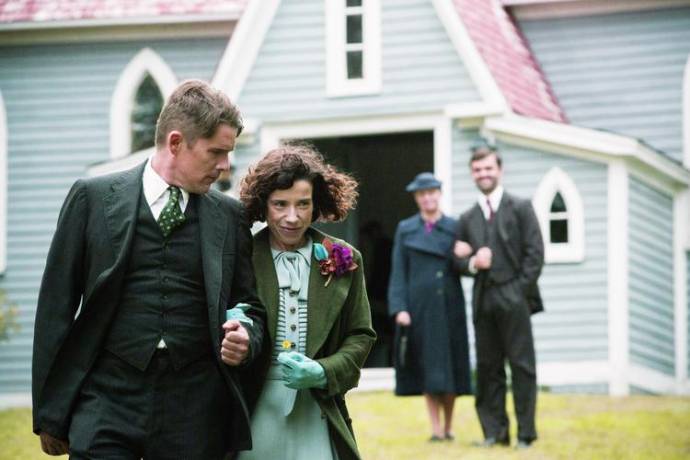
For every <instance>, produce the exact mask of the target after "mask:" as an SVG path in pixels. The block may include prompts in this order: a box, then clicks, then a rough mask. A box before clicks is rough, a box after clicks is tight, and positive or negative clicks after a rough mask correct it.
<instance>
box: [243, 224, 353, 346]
mask: <svg viewBox="0 0 690 460" xmlns="http://www.w3.org/2000/svg"><path fill="white" fill-rule="evenodd" d="M307 232H308V235H309V236H311V238H312V241H313V242H314V243H321V242H322V241H323V239H324V237H325V235H324V234H323V233H321V232H319V231H318V230H315V229H313V228H310V229H309V230H307ZM252 260H253V263H254V270H255V272H256V278H257V288H258V293H259V297H260V298H261V300H262V301H263V302H264V305H265V307H266V315H267V317H268V333H269V335H270V340H271V341H275V338H276V327H277V323H278V308H279V302H280V296H279V292H278V277H277V275H276V270H275V265H274V264H273V256H272V254H271V246H270V242H269V230H268V228H265V229H263V230H262V231H260V232H259V233H258V234H257V235H256V236H255V237H254V255H253V257H252ZM352 276H353V275H352V273H347V274H345V275H343V276H341V277H337V278H336V277H333V279H332V280H331V282H330V283H328V286H325V283H326V277H325V276H323V275H322V274H321V272H320V271H319V262H318V261H317V260H316V259H315V258H314V251H312V258H311V266H310V270H309V296H308V300H307V302H308V307H307V324H308V326H307V353H306V355H307V356H308V357H310V358H313V357H314V356H315V355H316V353H317V352H318V351H319V349H321V347H322V346H323V344H324V342H325V341H326V339H327V338H328V334H329V333H330V331H331V328H332V327H333V323H334V322H335V320H336V319H337V318H338V317H339V315H340V311H341V310H342V308H343V305H344V304H345V300H346V299H347V295H348V293H349V291H350V284H351V283H352Z"/></svg>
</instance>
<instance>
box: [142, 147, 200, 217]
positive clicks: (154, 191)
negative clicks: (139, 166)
mask: <svg viewBox="0 0 690 460" xmlns="http://www.w3.org/2000/svg"><path fill="white" fill-rule="evenodd" d="M152 161H153V158H149V161H147V162H146V166H144V177H143V182H144V198H146V202H147V203H148V205H149V208H151V214H153V218H154V219H156V221H157V220H158V216H160V215H161V212H162V211H163V208H164V207H165V204H166V203H167V202H168V198H170V190H168V187H170V185H168V183H167V182H165V180H163V178H162V177H161V176H159V175H158V173H157V172H156V171H155V170H154V169H153V167H152V166H151V162H152ZM180 191H181V192H182V194H181V196H180V209H181V210H182V212H184V211H185V209H187V203H189V192H188V191H186V190H185V189H183V188H180Z"/></svg>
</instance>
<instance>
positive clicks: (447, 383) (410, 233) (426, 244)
mask: <svg viewBox="0 0 690 460" xmlns="http://www.w3.org/2000/svg"><path fill="white" fill-rule="evenodd" d="M406 190H407V191H408V192H412V193H413V194H414V199H415V201H416V202H417V206H418V207H419V211H420V212H419V214H416V215H414V216H412V217H409V218H407V219H405V220H403V221H401V222H400V223H399V224H398V228H397V230H396V233H395V242H394V246H393V261H392V271H391V278H390V284H389V289H388V305H389V307H388V308H389V312H390V314H391V316H394V318H395V322H396V328H397V330H396V336H397V337H396V350H395V358H394V362H395V371H396V372H395V375H396V387H395V394H397V395H399V396H408V395H419V394H424V396H425V399H426V404H427V410H428V412H429V418H430V420H431V429H432V436H431V439H430V441H441V440H444V439H445V440H452V439H453V434H452V431H451V429H452V421H453V406H454V404H455V397H456V396H457V395H463V394H470V392H471V390H470V363H469V350H468V343H467V322H466V319H465V299H464V296H463V292H462V286H461V285H460V276H459V273H458V272H456V271H455V270H454V269H453V264H452V253H453V243H454V240H455V231H456V227H457V223H456V221H455V220H454V219H452V218H450V217H447V216H444V215H443V213H442V212H441V209H440V207H439V204H440V199H441V182H440V181H438V180H437V179H436V178H435V177H434V176H433V175H432V174H431V173H428V172H427V173H420V174H418V175H417V177H415V179H414V181H412V182H411V183H410V184H409V185H408V186H407V188H406ZM441 411H443V418H444V424H443V428H442V427H441V421H440V418H441V417H440V413H441Z"/></svg>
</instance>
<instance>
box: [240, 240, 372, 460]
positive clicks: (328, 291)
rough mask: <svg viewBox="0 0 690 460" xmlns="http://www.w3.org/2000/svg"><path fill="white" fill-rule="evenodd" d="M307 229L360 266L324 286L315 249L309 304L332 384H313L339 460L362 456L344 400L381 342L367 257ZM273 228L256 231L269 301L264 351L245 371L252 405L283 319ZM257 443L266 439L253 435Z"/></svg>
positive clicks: (257, 262) (311, 345) (314, 342)
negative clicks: (373, 312)
mask: <svg viewBox="0 0 690 460" xmlns="http://www.w3.org/2000/svg"><path fill="white" fill-rule="evenodd" d="M307 234H308V235H309V236H311V238H312V240H313V241H314V243H321V242H322V241H323V239H324V238H325V237H328V238H329V239H330V240H331V241H333V242H334V243H338V244H342V245H345V246H348V247H349V248H351V249H352V252H353V259H354V262H355V263H356V264H357V265H358V266H359V267H358V268H357V269H356V270H354V271H352V272H347V273H345V274H344V275H342V276H340V277H335V276H334V277H333V279H332V280H331V281H330V283H329V284H328V286H325V282H326V277H325V276H323V275H321V273H320V272H319V263H318V261H316V259H315V258H314V256H313V254H312V260H311V271H310V274H309V300H308V308H307V320H308V329H307V351H306V355H307V356H308V357H309V358H312V359H314V360H316V361H317V362H318V363H319V364H321V366H323V368H324V370H325V371H326V377H327V379H328V387H327V388H325V389H317V388H312V389H311V393H312V395H313V396H314V399H315V400H316V401H317V403H318V404H319V406H320V407H321V410H322V411H323V413H324V414H325V416H326V418H327V420H328V428H329V432H330V436H331V439H332V440H333V443H334V445H335V447H336V450H337V452H338V458H339V460H350V459H359V458H360V455H359V451H358V450H357V444H356V442H355V437H354V433H353V431H352V420H351V419H350V416H349V415H348V411H347V407H346V405H345V399H344V396H345V393H346V392H347V391H348V390H350V389H352V388H354V387H356V386H357V383H358V382H359V376H360V369H361V368H362V366H363V365H364V361H365V360H366V358H367V355H368V354H369V351H370V350H371V347H372V346H373V345H374V342H375V341H376V333H375V332H374V330H373V329H372V327H371V312H370V309H369V300H368V299H367V291H366V287H365V285H364V271H363V267H362V256H361V254H360V253H359V251H357V250H356V249H354V248H352V246H350V245H348V244H347V243H345V242H344V241H342V240H338V239H336V238H333V237H330V236H328V235H326V234H324V233H321V232H319V231H318V230H316V229H314V228H309V229H308V230H307ZM268 236H269V231H268V228H265V229H263V230H262V231H260V232H259V233H257V234H256V235H255V236H254V254H253V263H254V272H255V275H256V280H257V292H258V294H259V297H260V298H261V299H262V300H263V303H264V305H265V306H266V313H267V331H266V332H267V334H268V336H267V338H265V339H264V341H263V344H264V347H263V350H262V353H261V356H260V357H259V358H258V360H257V362H256V363H255V364H253V365H252V367H253V368H252V369H248V372H245V373H244V375H245V382H244V388H245V396H246V398H247V402H248V404H249V406H250V410H253V408H254V407H255V405H256V402H257V400H258V398H259V395H260V394H261V389H262V386H263V382H264V380H265V377H266V372H267V371H268V368H269V366H270V361H271V350H272V348H273V346H274V343H275V340H276V323H277V318H278V303H279V292H278V277H277V275H276V271H275V266H274V264H273V256H272V255H271V247H270V244H269V239H268ZM253 442H254V444H258V443H260V442H262V440H261V439H254V440H253Z"/></svg>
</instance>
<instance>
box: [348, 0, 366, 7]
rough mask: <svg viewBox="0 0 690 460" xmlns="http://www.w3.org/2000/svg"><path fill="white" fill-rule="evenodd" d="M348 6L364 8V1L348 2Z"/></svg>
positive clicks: (350, 0) (349, 0)
mask: <svg viewBox="0 0 690 460" xmlns="http://www.w3.org/2000/svg"><path fill="white" fill-rule="evenodd" d="M346 5H347V6H362V0H347V3H346Z"/></svg>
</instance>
